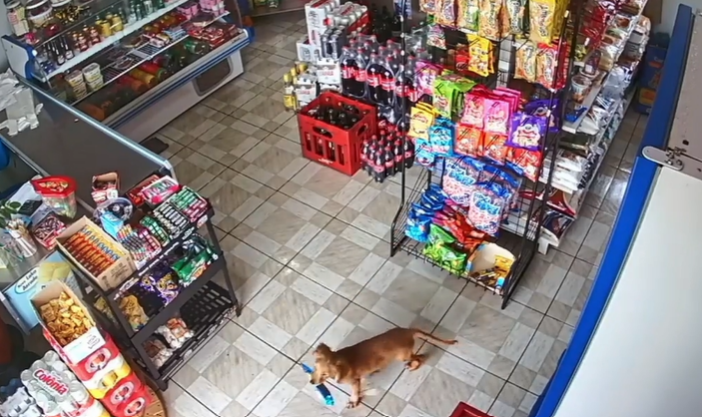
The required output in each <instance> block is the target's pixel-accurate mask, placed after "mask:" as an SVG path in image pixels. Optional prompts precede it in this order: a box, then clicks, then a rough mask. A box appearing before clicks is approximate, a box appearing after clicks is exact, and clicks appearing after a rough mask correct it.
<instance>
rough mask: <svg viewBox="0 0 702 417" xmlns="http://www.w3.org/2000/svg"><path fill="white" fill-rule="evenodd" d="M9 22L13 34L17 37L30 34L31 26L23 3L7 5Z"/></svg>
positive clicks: (15, 2) (16, 2) (14, 2)
mask: <svg viewBox="0 0 702 417" xmlns="http://www.w3.org/2000/svg"><path fill="white" fill-rule="evenodd" d="M6 7H7V21H8V22H10V26H11V27H12V33H14V34H15V36H22V35H24V34H25V33H27V32H29V24H28V23H27V13H26V10H25V7H24V6H23V5H22V3H20V2H18V1H13V2H11V3H9V4H7V6H6Z"/></svg>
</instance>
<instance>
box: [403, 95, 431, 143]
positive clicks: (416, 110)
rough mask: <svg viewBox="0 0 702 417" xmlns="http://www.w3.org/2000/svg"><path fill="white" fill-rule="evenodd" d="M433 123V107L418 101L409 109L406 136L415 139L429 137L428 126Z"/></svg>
mask: <svg viewBox="0 0 702 417" xmlns="http://www.w3.org/2000/svg"><path fill="white" fill-rule="evenodd" d="M432 124H434V109H433V108H432V107H431V106H430V105H428V104H425V103H419V104H417V105H416V106H414V107H412V110H411V111H410V128H409V131H408V132H407V136H409V137H412V138H415V139H429V128H430V127H431V125H432Z"/></svg>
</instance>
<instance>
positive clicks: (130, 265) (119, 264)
mask: <svg viewBox="0 0 702 417" xmlns="http://www.w3.org/2000/svg"><path fill="white" fill-rule="evenodd" d="M86 226H87V227H89V228H91V229H92V231H93V232H94V233H95V234H97V235H100V236H101V237H102V239H104V240H106V241H109V242H110V243H111V244H112V246H114V247H116V248H117V252H118V254H119V255H120V258H119V259H117V260H116V261H115V262H114V263H113V264H112V265H110V266H109V267H108V268H107V269H106V270H105V271H103V272H102V273H101V274H100V275H98V276H94V275H93V274H92V273H91V272H90V271H88V270H87V269H86V268H85V267H84V266H83V265H81V263H80V262H78V260H77V259H75V258H74V257H73V255H71V253H70V252H68V250H67V249H66V247H65V246H64V242H66V240H68V238H70V237H71V236H73V235H74V234H76V233H78V232H79V231H80V230H81V229H83V227H86ZM56 240H57V242H58V245H57V246H58V248H59V249H60V250H61V252H63V254H64V255H65V256H66V257H67V258H68V259H70V260H71V262H72V263H73V264H74V265H75V266H76V268H78V269H80V271H81V272H82V273H84V274H85V275H86V276H87V277H88V278H90V279H91V280H93V281H94V282H95V283H96V284H97V285H98V286H99V287H100V288H102V289H103V290H105V291H107V290H111V289H113V288H116V287H117V286H119V285H121V284H122V283H123V282H124V281H126V280H127V279H128V278H129V277H130V276H131V275H132V273H134V271H135V270H136V267H135V265H134V261H133V260H132V258H131V256H129V253H128V252H127V250H126V249H124V247H122V245H120V244H119V243H117V242H115V241H114V240H113V239H112V237H110V235H108V234H107V233H106V232H105V231H104V230H102V229H101V228H100V227H98V226H97V225H96V224H95V223H93V222H92V221H91V220H90V219H88V218H87V217H85V216H83V217H82V218H80V219H79V220H78V221H76V222H75V223H73V224H72V225H70V226H68V228H67V229H66V230H64V231H63V232H62V233H61V234H60V235H58V237H57V239H56Z"/></svg>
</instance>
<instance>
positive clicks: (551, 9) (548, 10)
mask: <svg viewBox="0 0 702 417" xmlns="http://www.w3.org/2000/svg"><path fill="white" fill-rule="evenodd" d="M555 13H556V2H555V0H530V1H529V24H530V26H529V39H531V40H532V42H534V43H536V44H541V43H543V44H546V45H550V44H551V41H552V40H553V36H554V16H555Z"/></svg>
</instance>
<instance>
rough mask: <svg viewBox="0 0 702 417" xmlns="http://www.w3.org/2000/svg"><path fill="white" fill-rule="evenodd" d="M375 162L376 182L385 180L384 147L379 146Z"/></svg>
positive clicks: (374, 177) (374, 175) (374, 174)
mask: <svg viewBox="0 0 702 417" xmlns="http://www.w3.org/2000/svg"><path fill="white" fill-rule="evenodd" d="M373 162H374V163H373V169H374V173H373V179H374V180H375V182H383V181H385V176H386V172H385V152H383V149H382V148H379V149H378V151H377V152H376V153H375V159H374V161H373Z"/></svg>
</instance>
